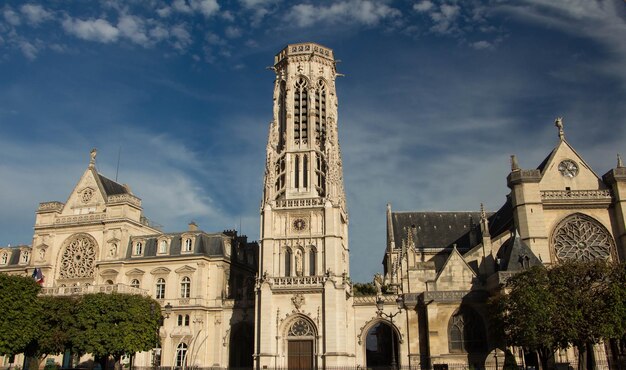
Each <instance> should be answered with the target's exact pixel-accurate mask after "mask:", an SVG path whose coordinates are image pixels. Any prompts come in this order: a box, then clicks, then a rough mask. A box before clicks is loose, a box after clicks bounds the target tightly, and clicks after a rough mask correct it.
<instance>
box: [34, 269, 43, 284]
mask: <svg viewBox="0 0 626 370" xmlns="http://www.w3.org/2000/svg"><path fill="white" fill-rule="evenodd" d="M43 278H44V276H43V273H42V272H41V269H40V268H35V270H33V279H35V282H37V284H39V285H43Z"/></svg>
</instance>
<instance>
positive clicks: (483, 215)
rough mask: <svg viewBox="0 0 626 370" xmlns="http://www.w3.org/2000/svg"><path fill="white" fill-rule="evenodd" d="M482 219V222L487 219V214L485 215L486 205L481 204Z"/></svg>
mask: <svg viewBox="0 0 626 370" xmlns="http://www.w3.org/2000/svg"><path fill="white" fill-rule="evenodd" d="M480 218H481V219H482V220H484V219H486V218H487V213H485V205H484V204H482V203H480Z"/></svg>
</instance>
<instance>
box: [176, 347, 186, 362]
mask: <svg viewBox="0 0 626 370" xmlns="http://www.w3.org/2000/svg"><path fill="white" fill-rule="evenodd" d="M183 364H185V365H186V364H187V344H186V343H181V344H179V345H178V347H177V348H176V366H178V367H182V366H183Z"/></svg>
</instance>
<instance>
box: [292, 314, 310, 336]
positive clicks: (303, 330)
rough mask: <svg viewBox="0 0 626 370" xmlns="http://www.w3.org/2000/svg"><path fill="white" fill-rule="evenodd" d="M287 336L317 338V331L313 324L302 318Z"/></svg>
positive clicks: (293, 325)
mask: <svg viewBox="0 0 626 370" xmlns="http://www.w3.org/2000/svg"><path fill="white" fill-rule="evenodd" d="M287 335H288V336H290V337H312V336H315V331H314V330H313V326H312V325H311V323H309V322H308V321H307V320H306V319H304V318H302V317H300V318H298V319H296V320H295V321H294V322H293V324H291V327H290V328H289V331H288V332H287Z"/></svg>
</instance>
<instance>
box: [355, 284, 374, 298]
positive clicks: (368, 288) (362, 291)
mask: <svg viewBox="0 0 626 370" xmlns="http://www.w3.org/2000/svg"><path fill="white" fill-rule="evenodd" d="M352 291H353V292H354V295H355V296H356V297H361V296H366V295H376V287H375V286H374V283H354V284H353V285H352Z"/></svg>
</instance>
